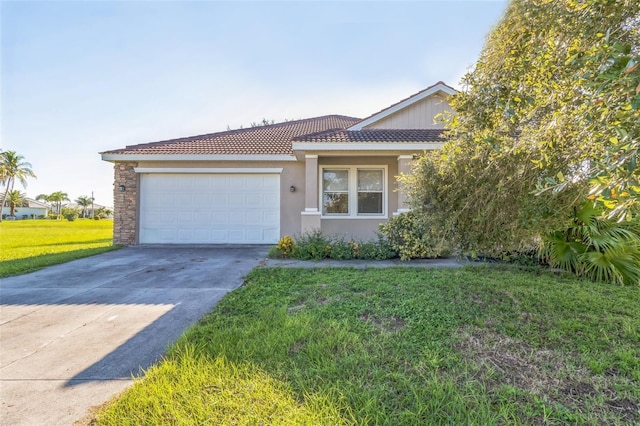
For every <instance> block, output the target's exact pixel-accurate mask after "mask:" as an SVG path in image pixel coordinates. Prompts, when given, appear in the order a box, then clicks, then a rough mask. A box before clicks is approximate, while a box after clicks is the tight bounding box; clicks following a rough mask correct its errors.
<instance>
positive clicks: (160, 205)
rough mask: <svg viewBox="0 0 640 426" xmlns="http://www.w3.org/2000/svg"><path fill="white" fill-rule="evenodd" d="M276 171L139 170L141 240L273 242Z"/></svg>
mask: <svg viewBox="0 0 640 426" xmlns="http://www.w3.org/2000/svg"><path fill="white" fill-rule="evenodd" d="M279 237H280V176H279V175H278V174H180V173H167V174H156V173H151V174H142V175H141V176H140V243H142V244H158V243H163V244H273V243H276V242H277V241H278V238H279Z"/></svg>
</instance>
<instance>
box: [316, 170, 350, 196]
mask: <svg viewBox="0 0 640 426" xmlns="http://www.w3.org/2000/svg"><path fill="white" fill-rule="evenodd" d="M322 189H323V190H324V191H348V190H349V170H323V171H322Z"/></svg>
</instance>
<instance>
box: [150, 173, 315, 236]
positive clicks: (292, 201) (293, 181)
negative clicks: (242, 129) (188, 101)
mask: <svg viewBox="0 0 640 426" xmlns="http://www.w3.org/2000/svg"><path fill="white" fill-rule="evenodd" d="M138 167H140V168H180V169H184V173H189V169H190V168H220V169H251V168H282V173H281V174H280V234H281V235H295V234H299V233H300V227H301V219H300V212H301V211H302V210H304V194H305V188H304V173H305V170H304V162H296V161H280V162H278V161H274V162H256V161H189V162H180V161H156V162H151V161H141V162H140V163H139V164H138ZM291 186H293V187H295V191H294V192H291V190H290V188H291Z"/></svg>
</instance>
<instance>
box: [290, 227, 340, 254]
mask: <svg viewBox="0 0 640 426" xmlns="http://www.w3.org/2000/svg"><path fill="white" fill-rule="evenodd" d="M330 253H331V240H329V238H327V237H325V236H324V235H323V234H322V232H321V231H320V230H314V231H311V232H307V233H305V234H302V235H301V236H300V237H299V238H298V240H297V241H296V242H295V245H294V247H293V250H292V252H291V257H292V258H295V259H301V260H321V259H326V258H327V257H329V255H330Z"/></svg>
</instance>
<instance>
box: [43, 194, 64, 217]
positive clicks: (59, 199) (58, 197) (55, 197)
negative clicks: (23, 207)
mask: <svg viewBox="0 0 640 426" xmlns="http://www.w3.org/2000/svg"><path fill="white" fill-rule="evenodd" d="M36 200H43V201H46V202H48V203H51V207H52V210H53V211H55V212H56V217H57V219H58V220H60V215H61V214H62V203H63V202H64V201H69V195H68V194H67V193H66V192H62V191H56V192H53V193H51V194H49V195H47V194H40V195H38V196H37V197H36Z"/></svg>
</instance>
